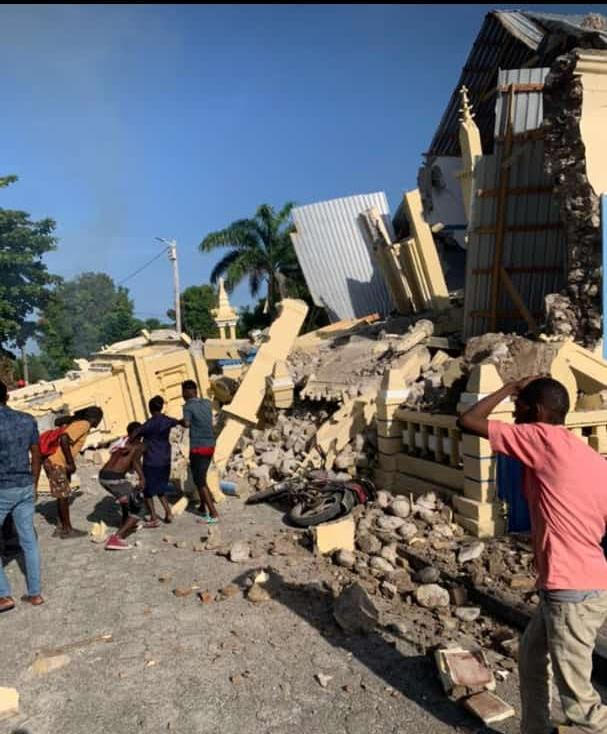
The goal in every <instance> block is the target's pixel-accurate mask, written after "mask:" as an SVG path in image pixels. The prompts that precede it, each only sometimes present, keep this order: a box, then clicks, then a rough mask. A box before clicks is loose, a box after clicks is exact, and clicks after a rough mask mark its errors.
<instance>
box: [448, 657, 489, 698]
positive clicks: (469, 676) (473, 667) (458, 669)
mask: <svg viewBox="0 0 607 734" xmlns="http://www.w3.org/2000/svg"><path fill="white" fill-rule="evenodd" d="M434 657H435V660H436V665H437V668H438V673H439V676H440V679H441V683H442V684H443V687H444V689H445V692H446V693H447V694H448V695H450V696H453V697H455V698H461V697H462V696H463V695H465V694H466V692H480V691H481V690H483V689H485V690H489V691H493V690H495V678H494V676H493V673H492V671H491V668H490V667H489V663H488V661H487V657H486V655H485V653H484V652H483V651H482V650H474V651H472V650H465V649H464V648H461V647H454V648H442V649H439V650H437V651H436V652H435V653H434Z"/></svg>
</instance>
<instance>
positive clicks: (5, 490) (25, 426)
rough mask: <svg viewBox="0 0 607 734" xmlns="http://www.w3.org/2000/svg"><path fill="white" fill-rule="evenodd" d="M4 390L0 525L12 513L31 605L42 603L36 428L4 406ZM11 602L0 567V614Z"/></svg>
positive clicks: (2, 394) (1, 402) (2, 395)
mask: <svg viewBox="0 0 607 734" xmlns="http://www.w3.org/2000/svg"><path fill="white" fill-rule="evenodd" d="M7 401H8V390H7V387H6V385H5V384H4V382H2V381H0V525H2V523H3V522H4V520H5V519H6V517H7V516H8V514H9V513H10V514H12V517H13V522H14V525H15V529H16V531H17V535H18V537H19V544H20V546H21V548H22V550H23V555H24V558H25V575H26V579H27V595H25V596H23V597H22V601H25V602H27V603H29V604H32V605H33V606H40V605H41V604H43V603H44V599H43V598H42V596H41V594H40V592H41V588H40V553H39V550H38V539H37V537H36V530H35V528H34V511H35V502H36V493H37V488H38V479H39V477H40V465H41V460H40V449H39V447H38V427H37V425H36V421H35V420H34V419H33V418H32V416H31V415H28V414H27V413H21V412H19V411H16V410H11V409H10V408H9V407H8V406H7ZM14 606H15V601H14V599H13V597H12V596H11V588H10V584H9V582H8V579H7V578H6V574H5V573H4V569H3V568H2V564H0V612H7V611H9V610H10V609H13V608H14Z"/></svg>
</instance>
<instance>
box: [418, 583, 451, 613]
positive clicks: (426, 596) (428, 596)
mask: <svg viewBox="0 0 607 734" xmlns="http://www.w3.org/2000/svg"><path fill="white" fill-rule="evenodd" d="M415 599H416V601H417V603H418V604H419V605H420V606H422V607H426V609H438V608H440V607H448V606H449V592H448V591H447V589H443V587H442V586H439V585H438V584H422V585H421V586H418V587H417V589H416V590H415Z"/></svg>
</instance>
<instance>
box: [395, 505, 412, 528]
mask: <svg viewBox="0 0 607 734" xmlns="http://www.w3.org/2000/svg"><path fill="white" fill-rule="evenodd" d="M390 513H391V514H392V515H395V516H396V517H400V518H406V517H409V515H410V514H411V503H410V502H409V500H407V499H402V498H399V499H395V500H394V501H393V502H392V503H391V504H390ZM398 527H400V525H399V526H398Z"/></svg>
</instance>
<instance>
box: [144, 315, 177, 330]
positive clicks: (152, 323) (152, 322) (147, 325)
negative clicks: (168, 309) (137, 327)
mask: <svg viewBox="0 0 607 734" xmlns="http://www.w3.org/2000/svg"><path fill="white" fill-rule="evenodd" d="M140 323H141V328H142V329H147V330H148V331H156V330H157V329H172V328H173V327H172V325H171V324H165V323H163V322H162V321H161V320H160V319H157V318H155V317H153V318H149V319H145V320H144V321H141V322H140Z"/></svg>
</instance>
